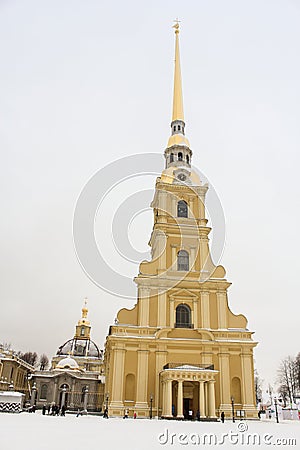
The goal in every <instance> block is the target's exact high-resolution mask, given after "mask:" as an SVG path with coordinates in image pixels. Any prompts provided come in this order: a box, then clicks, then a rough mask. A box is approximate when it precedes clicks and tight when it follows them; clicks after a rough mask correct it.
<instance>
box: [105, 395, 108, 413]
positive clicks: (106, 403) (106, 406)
mask: <svg viewBox="0 0 300 450" xmlns="http://www.w3.org/2000/svg"><path fill="white" fill-rule="evenodd" d="M108 399H109V393H108V392H107V393H106V396H105V408H106V409H108Z"/></svg>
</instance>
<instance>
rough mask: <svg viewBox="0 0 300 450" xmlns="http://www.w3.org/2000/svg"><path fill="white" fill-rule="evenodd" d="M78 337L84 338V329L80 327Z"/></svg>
mask: <svg viewBox="0 0 300 450" xmlns="http://www.w3.org/2000/svg"><path fill="white" fill-rule="evenodd" d="M80 335H81V336H84V327H81V330H80Z"/></svg>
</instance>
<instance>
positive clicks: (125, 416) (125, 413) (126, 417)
mask: <svg viewBox="0 0 300 450" xmlns="http://www.w3.org/2000/svg"><path fill="white" fill-rule="evenodd" d="M128 414H129V411H128V409H127V408H126V409H125V411H124V416H123V419H128Z"/></svg>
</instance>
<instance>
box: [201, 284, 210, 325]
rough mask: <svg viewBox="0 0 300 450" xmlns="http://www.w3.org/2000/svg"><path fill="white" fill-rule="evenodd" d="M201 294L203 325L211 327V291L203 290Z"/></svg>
mask: <svg viewBox="0 0 300 450" xmlns="http://www.w3.org/2000/svg"><path fill="white" fill-rule="evenodd" d="M200 295H201V327H202V328H210V316H209V292H207V291H202V292H201V293H200Z"/></svg>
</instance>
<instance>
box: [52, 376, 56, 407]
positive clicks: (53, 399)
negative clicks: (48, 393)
mask: <svg viewBox="0 0 300 450" xmlns="http://www.w3.org/2000/svg"><path fill="white" fill-rule="evenodd" d="M56 395H57V380H55V381H54V387H53V397H52V402H53V403H56Z"/></svg>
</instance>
